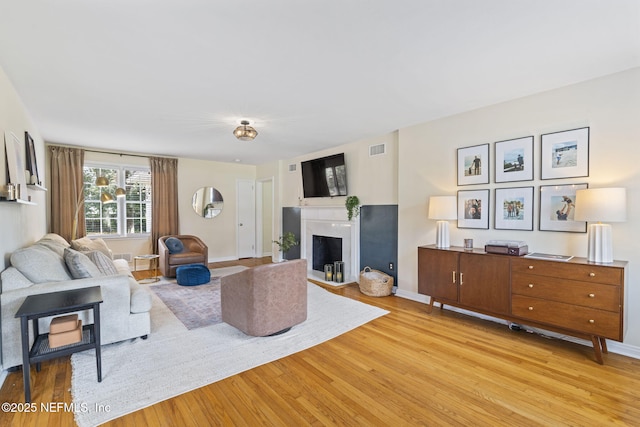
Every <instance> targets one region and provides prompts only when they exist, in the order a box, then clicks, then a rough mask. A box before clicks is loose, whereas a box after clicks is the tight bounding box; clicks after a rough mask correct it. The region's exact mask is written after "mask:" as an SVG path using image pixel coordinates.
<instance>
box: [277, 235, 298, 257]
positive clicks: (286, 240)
mask: <svg viewBox="0 0 640 427" xmlns="http://www.w3.org/2000/svg"><path fill="white" fill-rule="evenodd" d="M273 243H276V244H277V245H278V246H280V252H282V257H283V258H284V254H285V252H288V251H289V249H291V248H292V247H294V246H296V245H297V244H298V243H299V242H298V241H297V240H296V236H295V234H293V233H292V232H290V231H287V232H286V233H284V234H283V235H282V236H280V239H278V240H274V241H273Z"/></svg>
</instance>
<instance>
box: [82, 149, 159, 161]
mask: <svg viewBox="0 0 640 427" xmlns="http://www.w3.org/2000/svg"><path fill="white" fill-rule="evenodd" d="M83 150H84V151H85V152H86V151H88V152H90V153H101V154H113V155H115V156H120V157H122V156H129V157H143V158H145V159H148V158H150V157H155V156H143V155H142V154H125V153H114V152H111V151H100V150H87V149H86V148H83Z"/></svg>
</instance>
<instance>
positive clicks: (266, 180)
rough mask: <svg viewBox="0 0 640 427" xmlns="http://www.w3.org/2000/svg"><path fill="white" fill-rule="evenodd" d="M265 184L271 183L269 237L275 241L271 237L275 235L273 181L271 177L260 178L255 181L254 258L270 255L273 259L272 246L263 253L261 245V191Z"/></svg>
mask: <svg viewBox="0 0 640 427" xmlns="http://www.w3.org/2000/svg"><path fill="white" fill-rule="evenodd" d="M266 183H271V237H272V240H275V238H273V236H274V235H275V231H276V230H275V223H274V220H275V216H274V215H275V188H274V185H275V179H274V177H273V176H271V177H268V178H261V179H258V180H257V181H256V256H260V257H263V256H268V255H271V257H272V258H273V245H271V247H270V248H267V249H269V250H267V251H265V248H264V246H263V244H262V240H263V239H262V235H263V234H264V228H263V225H262V224H263V223H264V221H263V217H264V214H265V207H264V206H263V204H262V200H263V190H264V188H263V187H264V185H265V184H266Z"/></svg>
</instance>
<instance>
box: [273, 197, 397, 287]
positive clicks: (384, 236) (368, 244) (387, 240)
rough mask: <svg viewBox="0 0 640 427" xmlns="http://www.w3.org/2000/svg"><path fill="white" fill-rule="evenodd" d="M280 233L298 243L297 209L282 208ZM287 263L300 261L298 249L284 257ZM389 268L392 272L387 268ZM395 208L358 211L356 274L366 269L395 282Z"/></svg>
mask: <svg viewBox="0 0 640 427" xmlns="http://www.w3.org/2000/svg"><path fill="white" fill-rule="evenodd" d="M282 231H283V233H286V232H287V231H290V232H292V233H293V234H294V235H295V236H296V238H297V239H298V241H300V240H301V208H300V207H297V206H294V207H284V208H282ZM286 256H287V259H298V258H300V246H294V247H293V248H292V249H291V250H289V252H287V254H286ZM390 265H393V269H390V268H389V266H390ZM397 265H398V205H364V206H361V208H360V270H362V269H363V268H364V267H366V266H369V267H371V268H373V269H375V270H380V271H383V272H385V273H387V274H388V275H390V276H392V277H393V278H394V281H397V276H396V268H397Z"/></svg>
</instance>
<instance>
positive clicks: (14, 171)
mask: <svg viewBox="0 0 640 427" xmlns="http://www.w3.org/2000/svg"><path fill="white" fill-rule="evenodd" d="M4 144H5V150H6V153H7V166H8V168H9V182H10V183H11V184H14V185H16V188H17V189H18V190H17V192H18V198H19V199H22V200H28V196H27V181H26V179H25V170H26V169H25V167H24V159H23V158H22V155H23V153H24V152H25V151H24V147H23V146H22V143H21V142H20V140H19V139H18V137H16V136H15V134H14V133H13V132H5V133H4Z"/></svg>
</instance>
